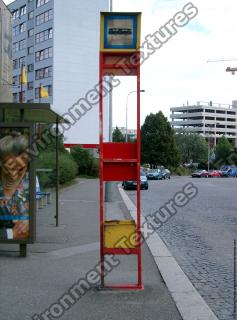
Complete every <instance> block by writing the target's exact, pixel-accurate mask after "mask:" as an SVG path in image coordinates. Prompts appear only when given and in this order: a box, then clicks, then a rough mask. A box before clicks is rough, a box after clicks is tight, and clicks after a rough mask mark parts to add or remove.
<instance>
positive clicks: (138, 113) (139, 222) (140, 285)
mask: <svg viewBox="0 0 237 320" xmlns="http://www.w3.org/2000/svg"><path fill="white" fill-rule="evenodd" d="M137 54H138V55H139V56H140V52H138V53H137ZM140 165H141V131H140V63H139V65H138V66H137V236H138V287H140V288H141V287H142V256H141V192H140V189H141V185H140V183H141V182H140V179H141V178H140Z"/></svg>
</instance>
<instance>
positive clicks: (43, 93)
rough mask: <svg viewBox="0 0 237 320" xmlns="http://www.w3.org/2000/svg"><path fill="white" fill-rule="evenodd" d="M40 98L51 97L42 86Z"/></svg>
mask: <svg viewBox="0 0 237 320" xmlns="http://www.w3.org/2000/svg"><path fill="white" fill-rule="evenodd" d="M39 96H40V98H48V96H49V93H48V91H47V90H46V89H45V87H44V86H43V85H42V84H41V85H40V92H39Z"/></svg>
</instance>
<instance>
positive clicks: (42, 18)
mask: <svg viewBox="0 0 237 320" xmlns="http://www.w3.org/2000/svg"><path fill="white" fill-rule="evenodd" d="M52 18H53V10H52V9H50V10H48V11H45V12H43V13H41V14H39V15H38V16H36V19H35V23H36V25H37V26H38V25H40V24H42V23H45V22H47V21H49V20H51V19H52Z"/></svg>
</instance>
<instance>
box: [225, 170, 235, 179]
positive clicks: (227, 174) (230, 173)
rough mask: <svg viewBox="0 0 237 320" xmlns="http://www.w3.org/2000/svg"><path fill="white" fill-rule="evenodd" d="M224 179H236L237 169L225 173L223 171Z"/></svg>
mask: <svg viewBox="0 0 237 320" xmlns="http://www.w3.org/2000/svg"><path fill="white" fill-rule="evenodd" d="M222 177H235V178H237V168H231V169H228V170H227V171H225V172H224V171H223V172H222Z"/></svg>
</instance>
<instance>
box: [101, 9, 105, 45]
mask: <svg viewBox="0 0 237 320" xmlns="http://www.w3.org/2000/svg"><path fill="white" fill-rule="evenodd" d="M104 20H105V19H104V14H102V13H101V14H100V51H102V50H103V48H104V28H105V25H104Z"/></svg>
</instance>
